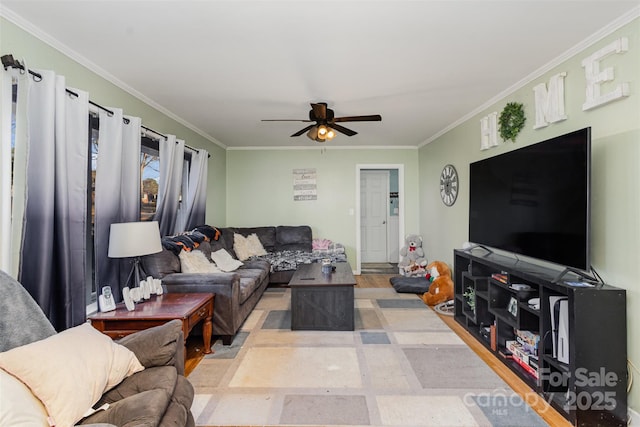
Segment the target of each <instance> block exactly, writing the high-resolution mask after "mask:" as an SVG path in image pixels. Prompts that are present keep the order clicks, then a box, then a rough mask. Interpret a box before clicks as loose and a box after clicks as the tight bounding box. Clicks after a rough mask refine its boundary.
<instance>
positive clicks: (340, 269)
mask: <svg viewBox="0 0 640 427" xmlns="http://www.w3.org/2000/svg"><path fill="white" fill-rule="evenodd" d="M321 268H322V265H321V264H320V263H313V264H303V265H300V266H298V270H297V271H296V272H295V273H294V275H293V277H292V278H291V280H290V281H289V287H290V288H291V329H292V330H317V331H353V329H354V299H353V287H354V286H355V284H356V279H355V278H354V277H353V273H352V271H351V266H350V265H349V263H347V262H338V263H336V270H335V271H334V272H333V273H330V274H323V273H322V271H321Z"/></svg>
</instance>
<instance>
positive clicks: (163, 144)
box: [154, 135, 184, 236]
mask: <svg viewBox="0 0 640 427" xmlns="http://www.w3.org/2000/svg"><path fill="white" fill-rule="evenodd" d="M183 165H184V141H182V140H179V139H176V137H175V135H167V138H166V139H165V140H160V188H159V189H158V202H157V204H156V214H155V216H154V220H155V221H158V225H159V226H160V235H161V236H169V235H171V234H173V233H175V232H177V231H181V230H177V228H178V226H179V225H180V224H178V209H179V206H180V190H181V185H182V170H183Z"/></svg>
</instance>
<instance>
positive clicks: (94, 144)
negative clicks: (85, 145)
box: [85, 114, 100, 311]
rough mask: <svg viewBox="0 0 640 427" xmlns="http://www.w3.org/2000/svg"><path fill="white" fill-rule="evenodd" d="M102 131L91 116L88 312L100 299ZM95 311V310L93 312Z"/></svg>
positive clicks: (87, 260) (88, 208)
mask: <svg viewBox="0 0 640 427" xmlns="http://www.w3.org/2000/svg"><path fill="white" fill-rule="evenodd" d="M99 130H100V120H99V119H98V117H97V116H94V115H91V114H90V115H89V167H88V171H87V174H88V176H87V179H88V183H89V185H88V190H87V191H89V194H88V197H87V204H88V206H87V212H88V215H89V218H88V219H89V221H87V227H88V229H87V245H86V248H87V253H86V264H87V272H86V274H87V277H86V281H85V283H86V284H87V286H86V293H85V296H86V299H85V302H86V304H87V310H88V311H89V310H91V309H90V308H89V307H90V306H91V307H92V308H93V306H95V304H96V301H97V299H98V296H97V295H98V294H97V284H96V259H95V256H94V226H95V223H96V169H97V166H98V149H99V141H98V133H99ZM92 311H95V310H92Z"/></svg>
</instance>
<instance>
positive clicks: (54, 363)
mask: <svg viewBox="0 0 640 427" xmlns="http://www.w3.org/2000/svg"><path fill="white" fill-rule="evenodd" d="M0 368H2V369H4V370H5V371H7V372H8V373H10V374H11V375H13V376H14V377H16V378H18V379H19V380H20V381H22V382H23V383H24V384H25V385H26V386H27V387H29V388H30V389H31V391H32V393H33V394H34V395H35V396H36V397H37V398H38V399H39V400H40V401H41V402H42V403H43V404H44V407H45V408H46V410H47V413H48V414H49V416H50V417H51V418H52V419H53V423H54V424H55V425H56V426H73V425H75V423H77V422H78V421H79V420H80V419H82V418H83V417H84V416H85V415H87V414H89V413H91V412H92V409H91V407H92V406H93V405H94V404H95V403H96V402H97V401H98V400H99V399H100V397H101V396H102V394H103V393H105V392H106V391H107V390H109V389H111V388H113V387H115V386H116V385H118V384H119V383H120V382H121V381H122V380H123V379H125V378H126V377H128V376H130V375H132V374H134V373H136V372H139V371H142V370H143V369H144V367H143V366H142V365H141V364H140V362H139V361H138V359H137V358H136V356H135V355H134V354H133V352H131V351H130V350H129V349H127V348H126V347H124V346H122V345H120V344H117V343H114V342H113V341H112V340H111V338H109V337H108V336H106V335H103V334H102V333H100V332H98V331H97V330H96V329H95V328H93V326H91V325H90V324H89V323H83V324H82V325H80V326H76V327H75V328H70V329H67V330H66V331H63V332H60V333H59V334H56V335H53V336H51V337H49V338H46V339H43V340H40V341H36V342H33V343H31V344H27V345H23V346H20V347H16V348H13V349H11V350H9V351H5V352H4V353H0Z"/></svg>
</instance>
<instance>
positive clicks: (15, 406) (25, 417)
mask: <svg viewBox="0 0 640 427" xmlns="http://www.w3.org/2000/svg"><path fill="white" fill-rule="evenodd" d="M0 396H2V404H1V405H0V426H33V427H37V426H38V427H49V422H48V421H47V411H46V410H45V409H44V406H42V402H40V401H39V400H38V398H37V397H35V396H34V395H33V394H32V393H31V391H30V390H29V389H28V388H27V386H26V385H24V383H22V382H21V381H20V380H19V379H17V378H16V377H14V376H13V375H10V374H8V373H6V372H5V371H4V370H2V369H0Z"/></svg>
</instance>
